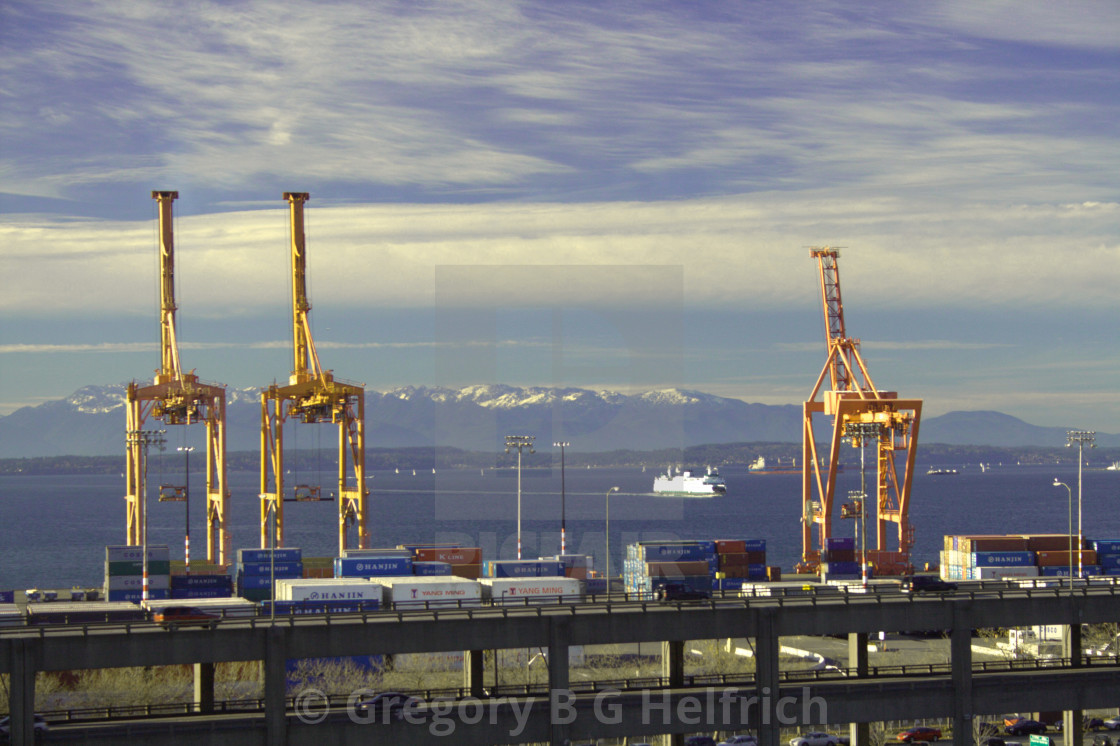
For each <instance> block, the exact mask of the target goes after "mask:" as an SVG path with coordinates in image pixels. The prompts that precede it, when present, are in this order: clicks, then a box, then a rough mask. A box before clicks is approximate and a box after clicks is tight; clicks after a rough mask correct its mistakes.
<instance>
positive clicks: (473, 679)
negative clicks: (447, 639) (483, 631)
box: [463, 650, 486, 699]
mask: <svg viewBox="0 0 1120 746" xmlns="http://www.w3.org/2000/svg"><path fill="white" fill-rule="evenodd" d="M485 663H486V651H485V650H464V651H463V688H464V689H466V690H467V693H468V694H470V696H472V697H478V698H480V699H481V698H482V697H484V696H486V693H485V691H484V690H485V688H486V687H485V685H484V684H483V677H484V676H485V675H486V666H485Z"/></svg>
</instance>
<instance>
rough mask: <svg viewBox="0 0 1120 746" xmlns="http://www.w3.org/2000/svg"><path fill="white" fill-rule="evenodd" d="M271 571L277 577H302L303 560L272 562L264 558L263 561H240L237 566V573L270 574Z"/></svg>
mask: <svg viewBox="0 0 1120 746" xmlns="http://www.w3.org/2000/svg"><path fill="white" fill-rule="evenodd" d="M273 573H275V574H276V577H278V578H302V577H303V561H302V560H296V561H294V562H292V561H284V562H280V561H279V560H277V561H276V562H275V563H272V562H269V561H267V560H265V561H264V562H242V563H240V564H239V565H238V566H237V574H238V575H271V574H273Z"/></svg>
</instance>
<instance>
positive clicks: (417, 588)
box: [370, 576, 482, 609]
mask: <svg viewBox="0 0 1120 746" xmlns="http://www.w3.org/2000/svg"><path fill="white" fill-rule="evenodd" d="M370 582H372V583H378V584H380V585H382V586H384V587H385V595H386V598H385V600H386V602H388V603H391V604H392V605H393V608H394V609H408V608H427V607H446V606H480V605H481V604H482V585H481V584H480V583H479V582H478V581H476V580H466V579H464V578H456V577H440V578H424V577H415V576H409V577H395V576H394V577H380V578H370Z"/></svg>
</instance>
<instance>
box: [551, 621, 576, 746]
mask: <svg viewBox="0 0 1120 746" xmlns="http://www.w3.org/2000/svg"><path fill="white" fill-rule="evenodd" d="M571 641H572V623H571V619H569V618H568V617H550V618H549V622H548V691H549V702H550V703H559V702H566V701H568V696H567V695H568V679H569V672H568V648H569V647H570V646H571ZM560 719H561V718H560V717H559V713H557V712H552V717H551V723H552V728H551V731H550V734H549V738H550V743H552V744H554V746H564V744H566V743H568V726H567V725H565V724H562V723H560V722H559V721H560Z"/></svg>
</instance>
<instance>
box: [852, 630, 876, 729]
mask: <svg viewBox="0 0 1120 746" xmlns="http://www.w3.org/2000/svg"><path fill="white" fill-rule="evenodd" d="M848 668H854V669H856V675H857V676H861V677H862V676H867V674H868V673H869V672H870V666H869V665H868V662H867V633H866V632H849V633H848ZM848 735H849V736H850V738H851V743H852V746H868V745H869V744H870V743H871V741H870V736H871V724H870V723H849V724H848Z"/></svg>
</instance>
